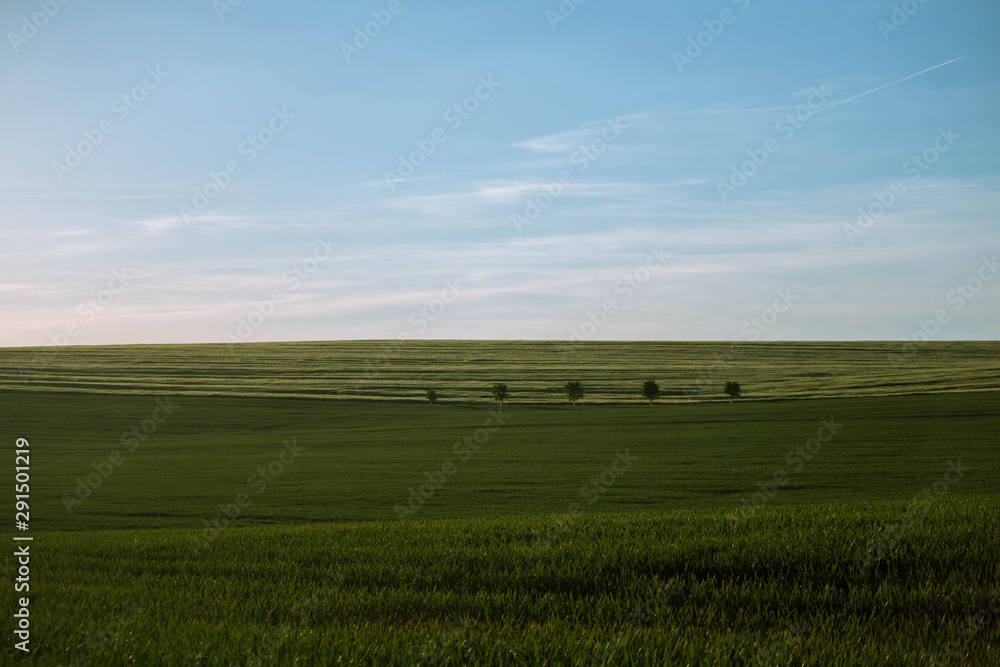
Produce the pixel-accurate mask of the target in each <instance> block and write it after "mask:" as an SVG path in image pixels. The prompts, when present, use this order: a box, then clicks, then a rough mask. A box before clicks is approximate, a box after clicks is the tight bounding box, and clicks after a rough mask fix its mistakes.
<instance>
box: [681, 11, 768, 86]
mask: <svg viewBox="0 0 1000 667" xmlns="http://www.w3.org/2000/svg"><path fill="white" fill-rule="evenodd" d="M731 1H732V3H733V4H734V5H736V6H737V7H738V8H739V10H740V11H741V12H745V11H746V10H747V9H749V8H750V3H751V1H752V0H731ZM737 18H739V14H737V13H736V12H734V11H733V10H732V9H723V10H722V11H721V12H719V15H718V17H716V18H713V19H707V20H705V21H702V22H701V24H702V25H703V26H705V29H704V30H702V31H701V32H699V33H698V34H697V35H691V36H690V37H688V38H687V48H685V49H684V51H683V52H681V51H674V55H673V57H674V65H676V66H677V71H678V72H679V73H680V74H683V73H684V68H685V67H687V66H688V65H693V64H694V61H696V60H698V58H701V56H702V55H703V54H704V53H705V51H706V50H707V49H710V48H711V47H712V45H713V44H715V40H717V39H719V38H720V37H722V34H723V33H724V32H725V31H726V27H727V26H731V25H732V24H734V23H736V19H737Z"/></svg>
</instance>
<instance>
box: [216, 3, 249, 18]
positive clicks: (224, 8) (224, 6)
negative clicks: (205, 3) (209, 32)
mask: <svg viewBox="0 0 1000 667" xmlns="http://www.w3.org/2000/svg"><path fill="white" fill-rule="evenodd" d="M242 4H243V0H212V9H214V10H215V15H216V16H218V17H219V20H220V21H225V20H226V14H232V13H233V12H235V11H236V8H237V7H239V6H240V5H242Z"/></svg>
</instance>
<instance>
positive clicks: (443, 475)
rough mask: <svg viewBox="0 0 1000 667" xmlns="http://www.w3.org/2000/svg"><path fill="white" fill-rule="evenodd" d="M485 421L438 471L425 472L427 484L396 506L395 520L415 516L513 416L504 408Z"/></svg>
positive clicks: (413, 490) (464, 439)
mask: <svg viewBox="0 0 1000 667" xmlns="http://www.w3.org/2000/svg"><path fill="white" fill-rule="evenodd" d="M487 415H488V416H487V418H486V421H485V422H484V423H483V425H482V426H481V427H480V428H477V429H476V430H475V431H473V432H472V434H471V435H467V436H465V437H463V438H462V439H461V440H459V441H458V442H456V443H455V444H454V446H452V448H451V453H452V454H453V456H452V457H449V458H447V459H445V460H444V461H442V462H441V465H440V466H438V468H437V469H436V470H432V471H426V472H424V478H425V480H426V481H424V482H423V483H422V484H420V485H419V486H415V487H414V486H411V487H410V489H409V491H410V493H409V495H408V496H407V499H406V502H405V504H397V505H394V506H393V508H392V509H393V511H394V512H395V513H396V518H397V519H398V520H400V521H404V520H406V519H407V518H408V517H411V516H413V515H414V514H416V513H417V512H418V511H420V509H421V508H422V507H423V506H424V504H425V503H426V502H427V501H428V500H430V499H431V498H433V497H434V495H435V494H436V493H437V492H438V491H440V490H441V489H442V488H443V487H444V485H445V484H446V483H447V482H448V480H449V479H450V478H451V477H452V476H453V475H454V474H455V473H457V472H458V471H459V469H460V468H461V466H462V464H465V463H468V462H469V461H470V460H471V459H472V457H473V456H475V455H476V453H477V452H478V451H479V450H480V449H482V448H483V447H484V446H485V445H486V444H487V443H488V442H489V441H490V438H491V437H492V436H493V434H494V433H496V432H497V431H499V430H500V428H501V427H503V426H504V425H505V424H506V423H507V420H509V419H510V415H507V414H505V413H504V411H503V407H502V406H501V407H500V408H499V409H497V410H493V409H491V410H489V411H488V413H487Z"/></svg>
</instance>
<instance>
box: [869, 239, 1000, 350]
mask: <svg viewBox="0 0 1000 667" xmlns="http://www.w3.org/2000/svg"><path fill="white" fill-rule="evenodd" d="M998 273H1000V264H998V263H997V256H996V255H995V254H994V255H993V257H983V258H982V261H981V263H980V265H979V269H978V270H977V271H976V272H975V273H973V275H971V276H969V278H967V279H966V280H965V282H963V283H959V284H958V285H955V287H954V289H952V290H950V291H949V292H948V294H946V295H945V302H946V303H947V304H948V305H949V306H951V312H949V310H948V309H947V308H938V309H937V310H935V311H934V316H933V317H930V318H928V319H926V320H917V329H916V330H914V331H913V333H911V334H910V335H909V336H904V337H903V341H904V342H903V345H902V346H901V347H900V349H899V352H895V353H891V354H888V355H887V361H888V362H889V363H890V364H892V367H893V368H894V369H896V370H898V369H899V367H900V366H902V365H903V364H904V363H907V362H908V361H909V360H910V359H911V358H912V357H913V355H915V354H917V353H918V352H919V351H920V346H921V345H925V344H927V343H929V342H930V341H931V340H933V339H934V338H936V337H937V335H938V333H939V332H940V331H941V329H942V328H943V327H945V326H947V325H948V323H949V322H951V318H952V316H953V315H954V314H956V313H960V312H961V311H962V310H963V309H964V308H965V306H966V305H967V304H968V303H969V302H970V301H972V300H973V299H975V298H976V295H977V294H979V292H981V291H982V290H983V288H984V287H985V286H986V283H988V282H989V281H991V280H993V278H995V277H996V276H997V274H998Z"/></svg>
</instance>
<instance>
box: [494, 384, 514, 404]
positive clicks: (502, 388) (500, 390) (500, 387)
mask: <svg viewBox="0 0 1000 667" xmlns="http://www.w3.org/2000/svg"><path fill="white" fill-rule="evenodd" d="M509 396H510V393H508V391H507V385H505V384H504V383H503V382H497V383H496V384H495V385H493V400H494V401H500V405H503V402H504V401H506V400H507V398H508V397H509Z"/></svg>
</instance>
